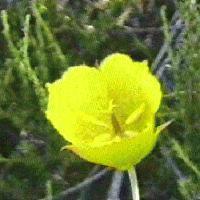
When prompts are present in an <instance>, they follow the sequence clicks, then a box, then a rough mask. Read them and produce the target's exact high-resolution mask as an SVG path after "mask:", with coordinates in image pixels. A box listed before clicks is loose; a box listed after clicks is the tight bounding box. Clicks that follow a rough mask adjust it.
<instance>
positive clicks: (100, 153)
mask: <svg viewBox="0 0 200 200" xmlns="http://www.w3.org/2000/svg"><path fill="white" fill-rule="evenodd" d="M153 130H154V129H153V124H151V125H150V126H149V127H148V128H146V129H145V131H143V132H141V133H138V134H136V136H134V137H132V138H128V137H127V138H120V139H119V138H118V140H116V141H115V140H114V141H113V142H111V143H110V144H106V145H104V146H100V147H92V146H89V145H84V146H76V145H69V146H66V147H65V149H69V150H71V151H73V152H74V153H76V154H77V155H79V156H80V157H81V158H84V159H86V160H88V161H89V162H93V163H97V164H102V165H106V166H109V167H114V168H117V169H119V170H128V169H129V168H131V167H132V166H133V165H136V164H137V163H139V162H140V161H141V160H142V159H143V158H144V157H145V156H146V155H147V154H149V153H150V152H151V150H152V149H153V147H154V145H155V143H156V140H157V135H156V134H155V133H154V131H153Z"/></svg>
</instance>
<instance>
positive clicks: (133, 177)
mask: <svg viewBox="0 0 200 200" xmlns="http://www.w3.org/2000/svg"><path fill="white" fill-rule="evenodd" d="M128 175H129V179H130V182H131V192H132V198H133V200H140V195H139V187H138V181H137V176H136V171H135V167H133V168H132V169H130V170H128Z"/></svg>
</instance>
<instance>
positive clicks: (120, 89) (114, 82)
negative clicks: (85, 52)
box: [100, 53, 161, 124]
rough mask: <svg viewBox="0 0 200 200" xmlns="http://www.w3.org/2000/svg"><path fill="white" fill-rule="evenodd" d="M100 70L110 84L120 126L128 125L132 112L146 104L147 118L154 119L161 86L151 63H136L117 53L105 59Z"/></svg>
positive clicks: (145, 113)
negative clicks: (151, 70) (153, 73)
mask: <svg viewBox="0 0 200 200" xmlns="http://www.w3.org/2000/svg"><path fill="white" fill-rule="evenodd" d="M100 70H101V72H102V73H103V75H104V77H105V79H106V81H107V84H108V91H109V95H110V98H111V99H113V103H114V105H116V108H115V112H116V116H117V118H118V120H119V121H120V124H125V121H126V120H127V118H128V117H129V116H130V115H131V113H134V111H135V110H136V109H137V108H138V107H140V106H141V105H142V104H145V110H146V112H144V115H143V116H142V118H143V119H145V118H149V117H151V115H152V114H155V112H156V111H157V110H158V108H159V105H160V101H161V90H160V84H159V82H158V80H157V79H156V78H155V76H153V75H152V74H151V73H150V71H149V69H148V66H147V62H135V61H132V59H131V58H130V57H129V56H127V55H124V54H119V53H116V54H112V55H110V56H108V57H107V58H105V60H104V61H103V62H102V63H101V65H100ZM128 121H129V120H128ZM147 121H148V119H147ZM142 124H145V123H142Z"/></svg>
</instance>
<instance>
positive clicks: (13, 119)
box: [0, 0, 200, 200]
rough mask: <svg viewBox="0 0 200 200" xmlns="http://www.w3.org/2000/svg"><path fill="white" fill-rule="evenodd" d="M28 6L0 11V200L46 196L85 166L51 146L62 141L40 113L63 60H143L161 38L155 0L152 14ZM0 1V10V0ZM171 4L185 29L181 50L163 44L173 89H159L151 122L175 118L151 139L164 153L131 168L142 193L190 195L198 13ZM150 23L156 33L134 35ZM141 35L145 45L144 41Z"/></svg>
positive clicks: (127, 6) (110, 4) (197, 158)
mask: <svg viewBox="0 0 200 200" xmlns="http://www.w3.org/2000/svg"><path fill="white" fill-rule="evenodd" d="M34 2H35V1H27V0H23V1H16V3H15V4H14V5H13V6H10V7H9V8H8V9H7V10H6V11H2V12H1V19H0V27H1V30H2V32H1V33H0V45H1V51H0V85H1V87H0V154H1V157H0V176H1V180H0V197H1V198H2V199H5V200H6V199H9V200H12V199H13V200H18V199H20V200H21V199H41V198H44V197H45V198H46V199H52V196H54V195H55V194H58V193H59V192H61V191H63V190H64V189H66V188H67V187H69V186H71V185H74V184H75V183H78V182H79V181H81V180H82V179H83V178H84V177H85V176H86V174H87V173H88V171H89V170H90V168H91V165H90V164H88V163H85V162H83V161H82V160H80V159H78V158H77V157H75V156H74V155H72V154H70V153H67V152H60V151H59V150H60V148H61V147H62V146H63V145H64V144H65V141H64V140H63V139H62V138H61V137H60V136H59V135H58V134H56V133H55V132H56V131H55V130H54V129H53V128H52V127H51V125H50V124H49V123H48V122H47V120H46V119H45V116H44V111H45V107H46V98H47V91H46V88H45V84H46V83H47V82H52V81H54V80H56V79H57V78H58V77H60V76H61V74H62V73H63V71H65V70H66V69H67V68H68V67H69V66H71V65H79V64H82V63H85V64H88V65H93V66H94V65H97V64H98V63H99V62H100V61H101V59H102V58H104V57H105V56H106V55H108V54H110V53H112V52H122V53H127V54H130V55H131V56H133V58H135V59H138V60H143V59H147V60H149V61H150V63H151V62H152V61H153V60H154V58H155V56H156V54H157V53H158V50H159V48H160V46H161V45H162V43H163V34H162V33H160V32H159V31H157V29H158V27H159V28H160V26H162V25H163V23H162V21H163V19H165V16H164V15H162V17H161V16H160V14H159V13H160V7H161V5H162V4H163V1H161V0H159V1H155V5H154V8H153V10H154V12H150V11H147V10H146V5H145V2H146V1H141V2H143V4H141V2H137V3H136V2H133V1H132V0H126V1H121V0H115V1H88V0H84V1H78V0H77V1H75V0H74V1H73V0H70V1H67V3H66V5H62V3H63V1H60V2H59V3H58V1H56V0H39V1H37V3H34ZM165 2H167V3H166V5H167V13H166V14H167V18H166V19H165V20H164V27H165V29H164V32H165V33H164V35H165V36H167V37H166V39H165V40H167V41H168V42H170V40H171V37H170V28H169V24H168V23H167V22H168V21H170V19H171V15H172V13H173V12H174V6H173V5H171V4H170V3H169V2H171V1H165ZM0 4H1V6H2V5H3V6H5V5H6V1H2V2H0ZM178 9H180V12H181V15H182V18H183V19H184V21H185V23H186V27H187V30H186V33H185V36H184V37H185V39H184V44H183V47H182V48H181V49H179V50H173V49H171V50H170V57H171V59H172V73H173V77H174V83H175V86H176V87H175V88H176V89H175V91H173V93H170V94H166V95H165V97H164V100H163V107H162V108H161V110H160V112H159V113H158V121H159V122H164V121H166V120H169V119H172V118H173V119H175V121H174V122H173V123H172V124H171V125H170V127H169V128H168V133H167V135H168V136H166V135H163V136H161V139H160V143H159V146H160V149H165V150H166V149H167V151H166V152H168V151H169V153H168V154H166V153H162V151H161V153H162V158H161V155H160V149H159V148H157V149H155V150H154V152H153V154H152V155H151V156H150V157H148V158H147V159H145V160H144V161H143V163H142V164H141V165H139V166H138V172H139V180H140V186H141V196H142V197H143V198H144V199H156V198H159V199H186V200H191V199H194V200H195V199H197V198H198V196H199V191H200V188H199V185H200V184H199V182H200V172H199V171H200V154H199V153H198V152H200V145H199V141H200V134H199V133H200V126H199V124H200V117H199V115H200V67H199V66H200V60H199V57H200V43H199V41H200V14H199V12H198V11H199V8H198V5H197V4H191V2H190V1H184V2H182V1H180V2H179V3H178ZM142 10H143V11H142ZM162 14H163V13H162ZM134 20H136V21H137V20H138V21H139V22H138V23H140V25H141V26H139V27H138V26H136V24H137V23H135V21H134ZM132 24H133V25H132ZM151 26H156V33H154V32H150V33H148V31H147V33H146V32H145V33H144V32H143V31H144V30H143V29H144V28H146V27H151ZM147 36H148V37H147ZM150 36H151V37H153V40H152V43H153V46H151V45H148V42H147V39H148V38H149V37H150ZM163 87H164V83H163ZM172 138H173V139H172ZM169 159H170V160H169ZM168 161H169V162H168ZM171 161H173V162H171ZM167 163H172V165H169V166H171V167H169V166H168V164H167ZM173 163H176V167H175V168H174V164H173ZM176 168H177V169H178V170H179V172H180V174H182V176H180V174H179V175H178V176H177V171H176V170H174V169H176ZM147 172H149V173H147ZM74 174H75V175H74ZM163 191H164V192H163ZM105 192H106V191H105ZM155 194H156V195H157V196H156V195H155Z"/></svg>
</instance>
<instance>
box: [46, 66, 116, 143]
mask: <svg viewBox="0 0 200 200" xmlns="http://www.w3.org/2000/svg"><path fill="white" fill-rule="evenodd" d="M48 90H49V101H48V108H47V112H46V114H47V117H48V119H49V120H50V121H51V122H52V124H53V125H54V127H55V128H56V129H57V130H58V132H59V133H60V134H61V135H62V136H63V137H64V138H65V139H66V140H68V141H70V142H73V143H74V144H77V143H80V142H84V141H87V142H88V141H90V140H93V138H94V137H95V136H97V135H98V134H101V133H105V132H112V126H111V119H110V113H109V112H104V111H109V109H110V108H109V107H110V100H109V99H108V95H107V86H106V84H105V81H103V77H102V75H101V73H100V71H99V70H97V69H96V68H90V67H87V66H79V67H72V68H69V69H68V71H67V72H66V73H65V74H64V75H63V77H62V78H61V79H59V80H57V81H55V82H54V83H52V84H49V86H48Z"/></svg>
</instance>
